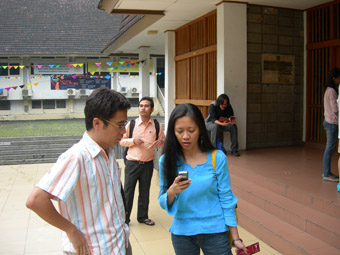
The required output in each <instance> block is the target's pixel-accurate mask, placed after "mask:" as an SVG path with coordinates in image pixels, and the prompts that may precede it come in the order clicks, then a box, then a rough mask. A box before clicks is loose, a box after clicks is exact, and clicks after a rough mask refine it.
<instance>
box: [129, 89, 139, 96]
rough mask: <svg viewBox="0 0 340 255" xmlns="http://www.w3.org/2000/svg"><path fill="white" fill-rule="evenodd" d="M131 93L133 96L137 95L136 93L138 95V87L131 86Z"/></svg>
mask: <svg viewBox="0 0 340 255" xmlns="http://www.w3.org/2000/svg"><path fill="white" fill-rule="evenodd" d="M130 91H131V94H132V95H133V96H135V95H138V89H137V88H131V90H130Z"/></svg>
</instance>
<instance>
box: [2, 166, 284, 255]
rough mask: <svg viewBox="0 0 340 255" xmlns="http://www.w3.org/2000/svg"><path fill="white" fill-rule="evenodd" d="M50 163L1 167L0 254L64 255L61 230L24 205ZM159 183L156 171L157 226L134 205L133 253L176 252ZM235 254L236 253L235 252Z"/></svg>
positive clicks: (267, 254) (268, 252) (153, 203)
mask: <svg viewBox="0 0 340 255" xmlns="http://www.w3.org/2000/svg"><path fill="white" fill-rule="evenodd" d="M121 165H122V163H121ZM51 166H52V164H33V165H13V166H0V254H3V255H57V254H58V255H61V254H62V251H61V244H60V236H61V235H60V233H61V232H60V231H59V230H58V229H56V228H54V227H52V226H50V225H48V224H47V223H45V222H44V221H43V220H41V219H40V218H39V217H38V216H37V215H36V214H35V213H33V212H31V211H30V210H28V209H26V207H25V202H26V199H27V196H28V195H29V193H30V192H31V191H32V189H33V187H34V185H35V183H36V182H37V181H38V180H39V179H40V178H41V177H42V176H43V175H44V174H45V173H46V171H47V170H48V169H49V168H50V167H51ZM158 184H159V181H158V172H157V171H155V173H154V177H153V181H152V186H151V196H150V213H149V214H150V215H149V216H150V218H152V219H153V220H154V221H155V222H156V225H155V226H154V227H149V226H146V225H144V224H139V223H137V221H136V210H135V207H134V210H133V212H132V217H131V219H132V221H131V223H130V229H131V236H130V241H131V244H132V248H133V254H134V255H173V254H174V251H173V248H172V244H171V240H170V234H169V232H168V230H169V228H170V224H171V220H172V219H171V217H170V216H169V215H167V213H166V212H165V211H164V210H162V209H161V208H160V207H159V205H158V200H157V197H158V190H159V188H158ZM135 204H136V203H135ZM239 231H240V235H241V237H242V238H243V240H244V242H245V243H246V244H248V245H249V244H252V243H254V242H257V241H259V242H260V248H261V252H259V253H258V254H262V255H275V254H280V253H278V252H277V251H275V250H274V249H272V248H271V247H270V246H268V245H266V244H265V243H264V242H262V241H261V240H258V239H257V238H256V237H255V236H253V235H251V234H250V233H249V232H247V231H246V230H245V229H243V228H241V227H240V228H239ZM233 253H234V254H235V251H234V252H233Z"/></svg>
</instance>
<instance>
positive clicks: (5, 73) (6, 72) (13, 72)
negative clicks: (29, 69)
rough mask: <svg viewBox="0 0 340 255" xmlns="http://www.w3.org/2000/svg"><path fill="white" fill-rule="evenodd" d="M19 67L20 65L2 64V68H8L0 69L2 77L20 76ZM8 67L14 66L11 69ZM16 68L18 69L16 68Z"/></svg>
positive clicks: (0, 64)
mask: <svg viewBox="0 0 340 255" xmlns="http://www.w3.org/2000/svg"><path fill="white" fill-rule="evenodd" d="M19 65H20V64H19V63H0V66H7V68H3V67H2V68H0V76H9V75H20V67H19ZM8 66H12V68H11V69H9V68H8ZM14 66H16V67H17V68H14Z"/></svg>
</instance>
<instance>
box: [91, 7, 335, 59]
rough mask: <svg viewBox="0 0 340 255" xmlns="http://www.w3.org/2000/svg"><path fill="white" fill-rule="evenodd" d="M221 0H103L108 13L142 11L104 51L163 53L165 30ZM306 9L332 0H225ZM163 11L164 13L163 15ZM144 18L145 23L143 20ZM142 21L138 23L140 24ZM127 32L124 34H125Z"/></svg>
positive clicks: (197, 15)
mask: <svg viewBox="0 0 340 255" xmlns="http://www.w3.org/2000/svg"><path fill="white" fill-rule="evenodd" d="M221 2H223V1H222V0H101V1H100V2H99V5H98V8H100V9H102V10H105V11H106V12H107V13H110V14H111V13H124V14H134V15H136V14H139V15H143V18H141V20H140V22H141V23H139V22H136V23H135V24H133V25H132V26H130V28H129V29H128V30H126V31H125V33H126V34H125V33H122V34H120V35H119V36H118V37H116V38H114V40H112V41H111V43H110V45H108V46H107V47H106V48H105V50H104V53H105V54H111V53H138V49H139V48H140V47H141V46H150V52H151V53H153V54H164V32H165V31H169V30H176V29H177V28H179V27H181V26H183V25H184V24H186V23H188V22H190V21H192V20H194V19H197V18H199V17H201V16H203V15H204V14H206V13H208V12H210V11H212V10H215V9H216V5H217V4H219V3H221ZM224 2H236V3H247V4H254V5H264V6H271V7H280V8H289V9H298V10H306V9H308V8H312V7H314V6H317V5H320V4H324V3H328V2H330V1H329V0H248V1H246V0H238V1H224ZM163 14H164V15H163ZM143 19H145V22H144V23H143V24H142V20H143ZM138 23H139V24H138ZM124 34H125V35H124Z"/></svg>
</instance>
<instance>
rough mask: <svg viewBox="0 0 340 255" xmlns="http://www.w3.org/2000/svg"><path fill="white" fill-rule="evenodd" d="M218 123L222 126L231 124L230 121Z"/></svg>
mask: <svg viewBox="0 0 340 255" xmlns="http://www.w3.org/2000/svg"><path fill="white" fill-rule="evenodd" d="M220 123H221V124H220V125H221V126H223V127H227V126H229V125H231V124H232V123H231V122H220Z"/></svg>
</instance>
